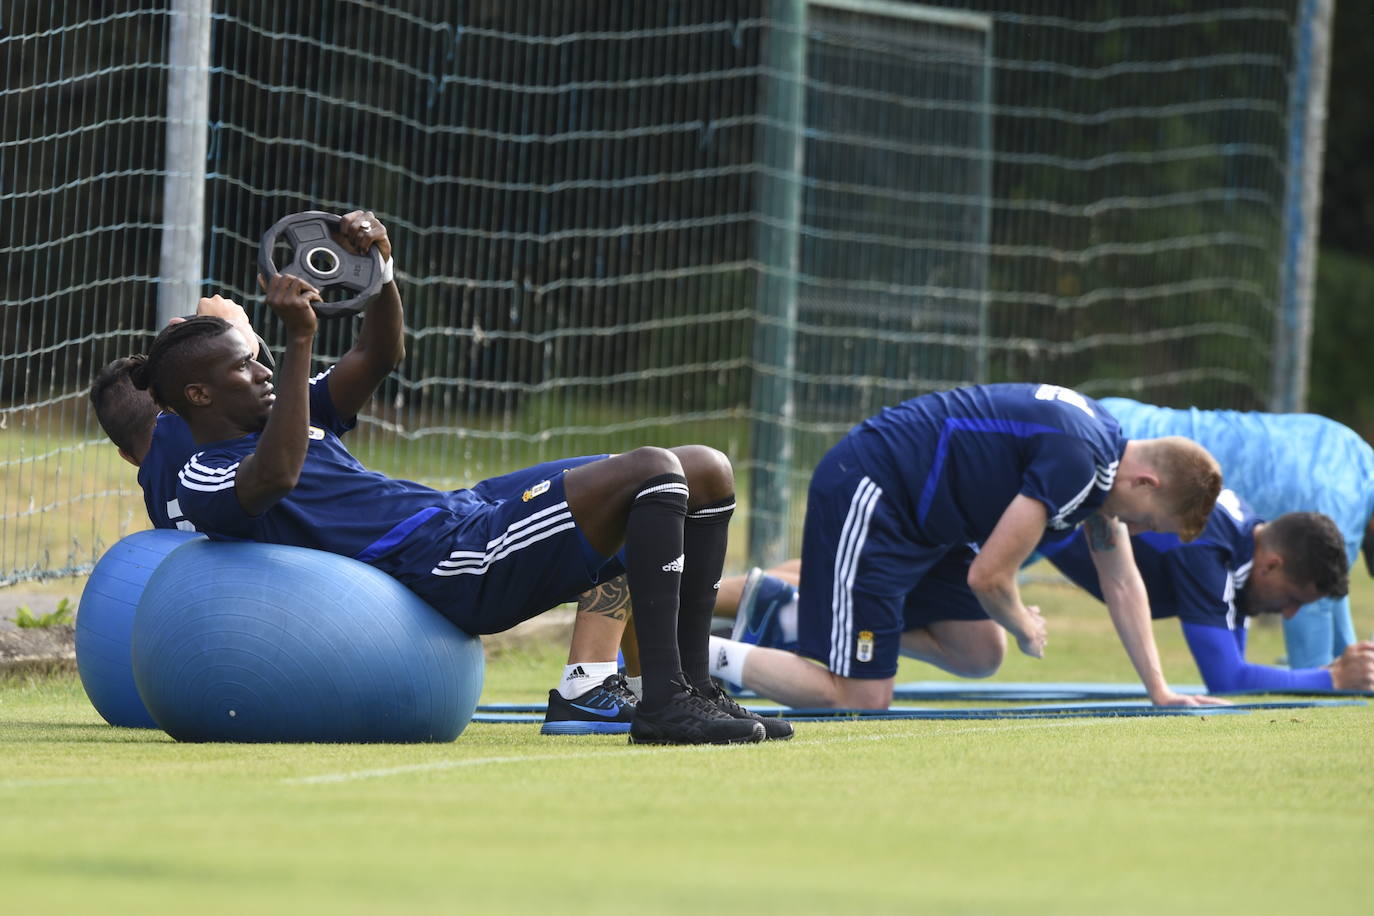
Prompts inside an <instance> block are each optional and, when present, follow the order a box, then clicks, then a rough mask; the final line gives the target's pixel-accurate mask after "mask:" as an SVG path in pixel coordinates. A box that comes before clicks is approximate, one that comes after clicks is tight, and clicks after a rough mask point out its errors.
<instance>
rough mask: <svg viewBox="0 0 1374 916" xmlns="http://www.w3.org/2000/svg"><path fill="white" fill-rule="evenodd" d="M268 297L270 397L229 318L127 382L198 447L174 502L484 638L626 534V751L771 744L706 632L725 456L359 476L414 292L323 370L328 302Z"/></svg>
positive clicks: (210, 324) (536, 608) (576, 586)
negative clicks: (711, 665)
mask: <svg viewBox="0 0 1374 916" xmlns="http://www.w3.org/2000/svg"><path fill="white" fill-rule="evenodd" d="M371 228H372V225H371V222H370V221H367V220H364V221H361V222H360V223H359V224H358V227H357V229H358V231H360V232H366V231H368V230H370V229H371ZM362 241H363V240H362V239H359V240H357V242H358V243H359V244H361V242H362ZM266 291H267V303H268V305H269V306H270V307H271V308H272V310H273V311H274V312H275V313H276V314H277V316H278V317H279V318H280V319H281V320H282V322H283V324H284V325H285V327H286V332H287V335H286V336H287V343H286V348H285V351H284V353H283V356H282V369H281V371H280V372H279V373H278V375H277V379H278V381H277V384H276V386H275V387H274V386H273V384H272V383H271V381H270V380H271V379H272V378H273V375H272V373H271V372H269V371H268V370H267V369H266V368H265V367H263V366H262V365H261V364H260V363H258V362H256V361H255V360H254V359H253V358H252V355H251V351H250V350H249V347H248V344H247V342H246V341H245V340H244V338H243V336H242V335H241V334H239V333H238V332H237V331H235V330H234V329H233V328H232V327H231V326H230V325H229V324H228V323H227V322H224V321H222V320H219V319H215V318H196V319H192V320H189V321H186V322H184V323H181V324H177V325H172V326H170V327H168V328H167V329H165V330H164V331H163V332H162V333H161V334H159V335H158V338H157V340H156V341H154V343H153V346H152V348H151V350H150V352H149V354H148V356H147V358H146V360H145V361H143V362H142V364H140V365H138V366H136V367H135V368H134V369H133V372H132V378H133V380H134V382H135V384H136V385H138V386H139V387H141V388H147V389H148V390H150V391H151V392H152V394H153V397H154V399H155V400H156V401H157V402H158V403H159V404H161V405H163V406H165V407H168V408H170V409H172V410H174V411H175V412H176V413H177V414H178V415H180V416H181V417H182V418H183V419H184V420H185V421H186V423H187V425H188V426H189V427H190V429H191V432H192V436H193V438H194V440H195V442H196V446H197V448H198V449H199V451H197V452H196V454H194V455H193V456H192V457H191V459H190V460H189V461H188V462H187V463H186V465H185V467H183V468H182V470H181V472H180V475H179V483H178V488H177V500H178V503H179V506H180V508H181V511H182V512H183V513H184V514H185V517H186V518H187V519H188V520H189V521H190V522H191V523H192V524H194V525H195V527H196V528H197V529H199V530H202V531H205V532H206V533H207V534H208V535H209V536H211V537H212V538H217V539H243V540H259V541H265V542H272V543H285V544H294V545H297V546H305V547H311V548H315V549H323V550H329V551H332V552H335V553H340V554H343V555H345V556H352V557H355V558H357V559H359V560H362V561H364V562H367V563H370V564H371V565H373V566H375V567H377V568H379V569H381V570H383V571H385V572H387V573H389V574H391V575H393V576H395V577H396V578H397V579H399V580H400V581H401V582H403V583H404V584H406V585H407V586H408V587H409V588H410V589H411V590H412V591H415V592H416V593H417V594H419V595H420V596H421V597H423V598H425V599H426V600H427V601H429V603H430V604H432V605H434V606H435V607H436V608H437V609H438V610H440V611H441V612H442V613H444V614H445V615H446V616H448V617H449V618H450V619H452V620H453V621H454V622H455V623H457V624H458V625H459V626H461V627H463V628H464V629H466V630H467V631H469V632H472V633H477V634H481V633H492V632H498V631H500V630H503V629H507V628H509V627H510V626H513V625H514V624H516V623H518V622H520V621H521V620H525V619H528V618H529V617H532V616H534V615H536V614H538V613H541V612H542V611H544V610H546V609H548V608H549V607H552V606H554V605H556V604H560V603H563V602H564V601H567V600H569V599H570V598H571V597H573V596H574V595H576V594H578V593H579V592H582V591H585V590H586V589H588V588H590V587H591V586H593V585H595V584H596V583H597V581H598V580H599V578H601V577H602V576H603V575H607V574H610V573H614V572H619V569H618V568H617V567H616V564H615V561H614V560H613V557H614V554H615V553H616V551H617V550H618V549H619V547H620V545H621V544H622V542H623V543H624V544H625V551H624V556H625V571H626V572H627V574H628V577H629V583H630V588H631V591H632V594H633V595H634V598H635V607H636V620H637V631H638V640H639V648H640V657H641V664H642V667H643V674H644V681H643V685H644V696H643V699H642V700H641V702H640V705H639V707H638V708H637V710H636V713H635V716H634V722H633V724H632V726H631V730H630V740H631V741H632V742H646V743H673V744H689V743H707V742H711V743H724V742H746V741H757V740H761V739H762V738H763V737H764V733H765V732H764V726H763V724H761V723H760V722H759V721H758V719H757V717H754V716H752V715H750V714H748V713H744V712H743V711H741V710H738V707H737V706H735V705H734V704H733V703H731V702H730V701H728V700H727V699H725V698H723V697H720V696H719V695H718V694H717V695H716V696H711V695H710V694H711V692H712V691H713V690H714V688H713V685H712V684H711V682H710V678H709V674H708V672H707V665H706V646H707V643H706V640H707V635H708V633H709V627H710V613H711V605H712V604H713V602H714V585H715V583H716V581H717V579H718V578H719V573H720V568H721V565H722V563H723V559H724V552H725V538H726V526H727V523H728V520H729V517H730V513H731V511H732V510H733V506H734V495H733V489H734V487H733V476H732V474H731V471H730V466H729V461H728V459H726V458H725V456H724V455H722V454H720V453H719V452H717V451H715V450H714V449H708V448H705V447H701V446H685V447H682V448H679V449H674V450H668V449H656V448H642V449H636V450H634V451H632V452H627V453H625V454H622V455H616V456H611V457H591V458H572V459H567V460H565V461H559V462H549V463H547V464H544V465H538V466H535V467H533V468H528V469H526V470H524V471H518V472H515V473H513V474H508V475H505V476H503V477H499V478H494V479H491V480H486V481H483V482H481V483H479V484H477V485H476V486H475V487H473V488H472V489H471V490H457V491H451V492H448V493H441V492H438V491H435V490H432V489H429V488H427V487H422V486H420V485H418V484H414V483H410V482H408V481H400V480H395V479H391V478H387V477H385V476H384V475H381V474H377V473H375V472H371V471H368V470H366V469H365V468H363V467H362V465H360V464H359V463H358V462H357V461H356V460H355V459H354V458H353V457H352V456H351V455H349V454H348V452H347V450H346V449H345V448H344V447H343V445H342V443H341V442H340V441H339V435H340V434H342V433H346V432H347V431H348V429H350V428H351V427H352V425H353V416H354V415H355V414H356V412H357V410H358V409H359V408H360V407H361V406H362V405H363V404H364V403H365V402H366V400H367V399H368V398H369V397H370V396H371V395H372V392H373V390H374V389H375V388H376V386H377V385H378V384H380V382H381V380H382V379H384V378H385V377H386V375H387V374H388V373H389V372H390V371H391V369H392V368H393V367H394V366H395V364H396V363H397V361H399V359H400V358H401V356H402V352H401V347H400V333H399V328H400V325H401V308H400V301H399V296H395V297H393V296H386V295H384V296H383V297H381V298H380V299H379V300H377V301H376V302H374V303H373V305H372V306H371V307H370V308H369V309H368V312H367V316H366V320H365V321H364V325H363V328H362V330H361V331H360V333H359V336H358V340H357V341H356V343H355V345H354V347H353V349H351V350H350V351H349V352H348V353H347V354H345V356H344V357H343V358H342V359H341V360H340V361H339V363H338V364H337V365H336V366H335V367H334V368H333V369H331V370H329V371H327V372H325V373H322V374H320V375H319V376H316V377H315V378H313V379H311V378H310V377H309V370H308V367H309V365H310V354H311V351H312V349H313V342H314V336H315V331H316V317H315V314H314V311H313V310H312V308H311V303H312V302H318V301H320V296H319V293H318V291H316V290H315V289H314V288H313V287H311V286H310V285H309V284H308V283H306V282H305V281H303V280H300V279H299V278H296V277H292V276H290V275H279V276H277V277H274V278H272V279H271V280H270V281H268V282H267V284H266Z"/></svg>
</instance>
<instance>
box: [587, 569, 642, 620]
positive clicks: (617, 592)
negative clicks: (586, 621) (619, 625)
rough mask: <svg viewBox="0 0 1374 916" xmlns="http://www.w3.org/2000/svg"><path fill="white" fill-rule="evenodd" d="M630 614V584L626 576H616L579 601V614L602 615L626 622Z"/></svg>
mask: <svg viewBox="0 0 1374 916" xmlns="http://www.w3.org/2000/svg"><path fill="white" fill-rule="evenodd" d="M629 612H630V584H629V583H628V582H626V581H625V577H624V576H616V577H615V578H614V579H612V580H611V581H609V582H603V583H601V584H600V585H598V586H597V587H596V588H594V589H592V590H591V591H586V592H583V593H582V594H581V595H579V596H578V599H577V613H579V614H600V615H601V616H603V617H609V618H611V619H612V620H624V619H625V617H626V615H628V614H629Z"/></svg>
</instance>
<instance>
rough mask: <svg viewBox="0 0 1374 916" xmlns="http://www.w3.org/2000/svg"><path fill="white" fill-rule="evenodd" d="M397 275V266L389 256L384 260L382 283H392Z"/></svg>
mask: <svg viewBox="0 0 1374 916" xmlns="http://www.w3.org/2000/svg"><path fill="white" fill-rule="evenodd" d="M395 275H396V271H395V268H393V267H392V265H391V258H387V259H386V260H385V261H383V262H382V285H383V286H385V285H386V284H388V283H390V282H391V281H392V280H393V279H395Z"/></svg>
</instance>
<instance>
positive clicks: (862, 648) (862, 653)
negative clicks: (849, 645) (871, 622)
mask: <svg viewBox="0 0 1374 916" xmlns="http://www.w3.org/2000/svg"><path fill="white" fill-rule="evenodd" d="M854 657H855V658H857V659H858V660H859V661H861V662H871V661H873V631H872V630H860V631H859V637H858V639H856V640H854Z"/></svg>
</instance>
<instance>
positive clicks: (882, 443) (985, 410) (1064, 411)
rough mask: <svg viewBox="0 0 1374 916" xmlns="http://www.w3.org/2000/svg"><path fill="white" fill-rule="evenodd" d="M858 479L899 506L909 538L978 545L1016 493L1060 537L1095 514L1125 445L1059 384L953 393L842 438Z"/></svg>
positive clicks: (1087, 404) (918, 402)
mask: <svg viewBox="0 0 1374 916" xmlns="http://www.w3.org/2000/svg"><path fill="white" fill-rule="evenodd" d="M848 441H849V443H850V445H851V446H852V447H853V449H854V451H855V454H856V455H857V457H858V460H859V463H860V464H861V465H862V467H863V470H864V473H865V474H867V475H868V476H869V477H871V478H873V479H874V480H875V481H877V482H878V483H879V484H880V485H881V486H882V488H883V492H884V498H885V499H887V498H891V499H894V500H899V501H900V502H901V504H902V505H903V506H904V508H905V510H906V514H907V517H909V518H910V519H912V520H913V522H914V524H915V526H916V531H915V532H914V534H915V536H916V538H917V539H918V540H920V541H923V542H925V543H929V544H932V545H938V544H959V543H977V544H981V543H982V542H983V541H984V540H986V539H987V537H988V535H990V534H991V533H992V530H993V528H994V527H995V526H996V524H997V522H998V520H999V519H1000V518H1001V517H1002V513H1003V512H1004V511H1006V508H1007V506H1009V505H1010V504H1011V502H1012V500H1013V499H1015V497H1016V496H1017V495H1025V496H1028V497H1030V498H1031V499H1035V500H1037V501H1039V502H1041V503H1043V504H1044V506H1045V509H1046V512H1047V514H1048V522H1047V528H1048V529H1050V530H1051V531H1067V530H1069V529H1071V528H1073V527H1074V526H1075V525H1077V524H1078V523H1079V522H1081V521H1083V519H1085V518H1087V517H1088V516H1089V515H1091V514H1092V513H1093V512H1095V511H1097V509H1098V508H1100V507H1101V505H1102V503H1103V501H1104V500H1105V499H1106V498H1107V493H1108V492H1109V491H1110V490H1111V487H1112V481H1113V480H1114V479H1115V477H1116V469H1117V465H1118V463H1119V462H1120V460H1121V456H1122V454H1123V453H1124V452H1125V449H1126V439H1125V437H1124V436H1122V434H1121V430H1120V428H1119V427H1118V426H1117V423H1116V421H1115V420H1114V419H1113V418H1112V416H1111V415H1110V414H1108V413H1107V412H1106V411H1105V410H1103V409H1102V408H1101V407H1100V406H1099V405H1098V404H1097V402H1096V401H1094V400H1092V399H1091V398H1087V397H1084V396H1083V395H1081V394H1079V393H1078V392H1076V391H1073V390H1071V389H1068V388H1061V387H1059V386H1057V385H1036V384H1003V385H978V386H973V387H969V388H957V389H954V390H952V391H942V392H937V393H934V394H928V395H923V396H922V397H918V398H913V399H912V400H909V401H906V402H904V403H902V404H899V405H897V406H896V407H889V408H886V409H884V410H883V411H882V412H881V413H879V414H878V415H877V416H874V417H871V418H869V419H868V420H865V421H864V422H863V423H860V424H859V425H858V426H857V427H855V428H854V430H853V431H852V432H851V433H850V435H849V437H848Z"/></svg>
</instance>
